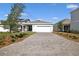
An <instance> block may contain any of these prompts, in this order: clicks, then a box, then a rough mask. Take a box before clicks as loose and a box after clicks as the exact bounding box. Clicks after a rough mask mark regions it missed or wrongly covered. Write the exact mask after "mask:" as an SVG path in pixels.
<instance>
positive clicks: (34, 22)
mask: <svg viewBox="0 0 79 59" xmlns="http://www.w3.org/2000/svg"><path fill="white" fill-rule="evenodd" d="M30 23H31V24H52V23H50V22H46V21H42V20H35V21H31V22H30Z"/></svg>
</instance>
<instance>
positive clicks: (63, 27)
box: [54, 19, 71, 32]
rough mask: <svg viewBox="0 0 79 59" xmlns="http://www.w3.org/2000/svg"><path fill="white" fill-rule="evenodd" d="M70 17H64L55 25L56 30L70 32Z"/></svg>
mask: <svg viewBox="0 0 79 59" xmlns="http://www.w3.org/2000/svg"><path fill="white" fill-rule="evenodd" d="M70 22H71V20H70V19H64V20H62V21H60V22H58V23H56V24H55V25H54V31H62V32H69V31H70Z"/></svg>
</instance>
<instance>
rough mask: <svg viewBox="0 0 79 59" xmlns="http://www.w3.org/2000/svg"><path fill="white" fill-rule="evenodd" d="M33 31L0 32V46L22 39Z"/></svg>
mask: <svg viewBox="0 0 79 59" xmlns="http://www.w3.org/2000/svg"><path fill="white" fill-rule="evenodd" d="M32 34H33V32H17V33H10V32H0V48H1V47H4V46H7V45H9V44H12V43H15V42H19V41H22V40H23V39H24V38H26V37H28V36H30V35H32Z"/></svg>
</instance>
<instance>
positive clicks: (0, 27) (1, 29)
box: [0, 21, 9, 32]
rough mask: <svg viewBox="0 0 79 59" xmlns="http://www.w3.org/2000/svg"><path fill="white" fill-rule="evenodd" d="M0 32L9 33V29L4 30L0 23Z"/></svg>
mask: <svg viewBox="0 0 79 59" xmlns="http://www.w3.org/2000/svg"><path fill="white" fill-rule="evenodd" d="M0 32H9V29H5V28H4V26H3V25H2V24H1V21H0Z"/></svg>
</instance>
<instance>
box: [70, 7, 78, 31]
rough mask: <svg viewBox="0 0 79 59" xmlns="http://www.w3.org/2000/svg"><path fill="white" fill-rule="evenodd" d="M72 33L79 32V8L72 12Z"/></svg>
mask: <svg viewBox="0 0 79 59" xmlns="http://www.w3.org/2000/svg"><path fill="white" fill-rule="evenodd" d="M70 30H71V32H79V8H78V9H76V10H74V11H72V12H71V24H70Z"/></svg>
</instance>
